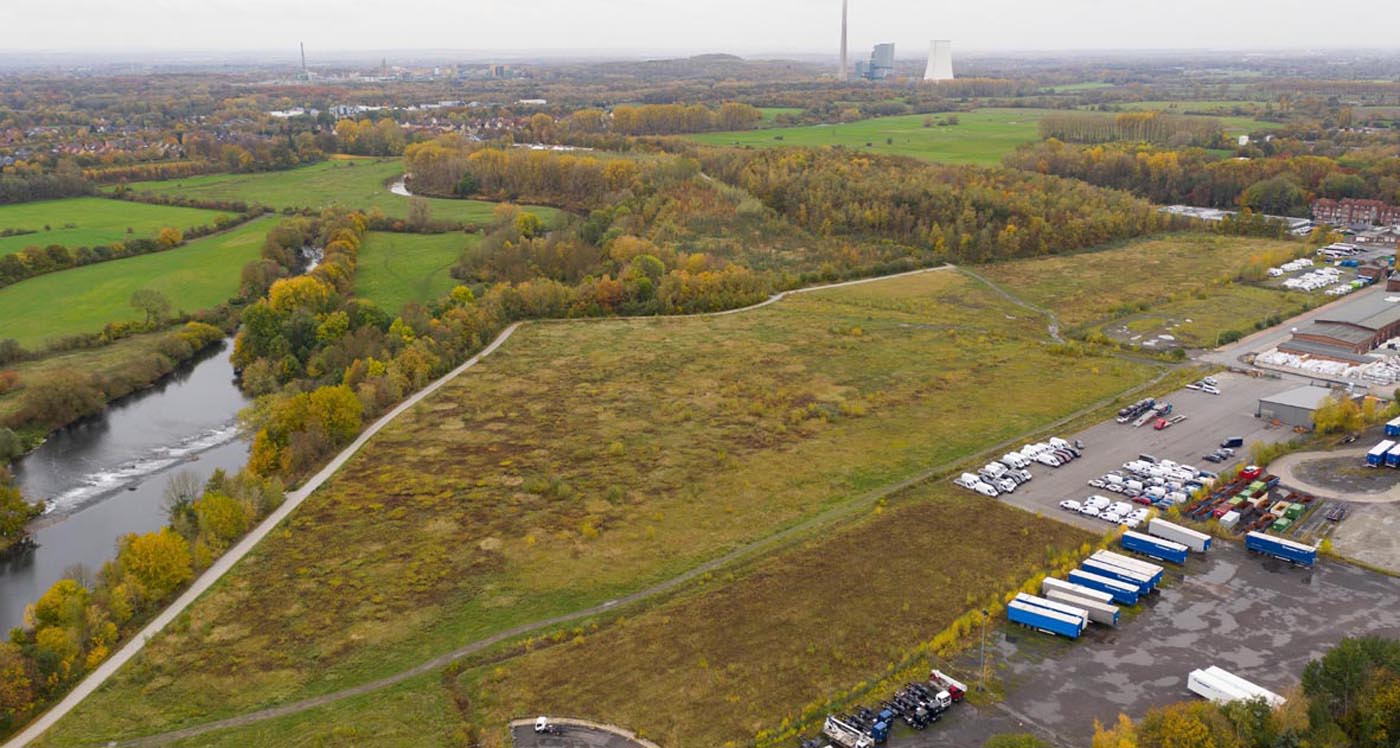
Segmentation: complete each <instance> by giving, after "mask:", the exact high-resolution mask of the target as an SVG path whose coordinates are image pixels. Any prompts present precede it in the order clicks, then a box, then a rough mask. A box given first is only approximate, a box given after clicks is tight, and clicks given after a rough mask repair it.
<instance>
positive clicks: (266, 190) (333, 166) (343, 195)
mask: <svg viewBox="0 0 1400 748" xmlns="http://www.w3.org/2000/svg"><path fill="white" fill-rule="evenodd" d="M400 176H403V162H402V161H400V160H398V159H369V158H339V159H332V160H329V161H322V162H321V163H318V164H312V165H311V166H303V167H301V168H298V169H289V170H287V171H273V172H262V173H258V174H212V175H208V176H199V177H189V178H187V179H174V180H169V181H162V182H137V183H134V184H132V185H131V188H132V189H134V190H136V191H137V192H154V193H156V194H159V195H181V196H185V197H195V198H202V199H206V200H244V201H248V202H256V203H262V204H263V205H270V206H273V207H276V208H323V207H326V206H329V205H334V204H339V205H344V206H347V207H350V208H360V209H363V210H366V211H368V210H370V209H371V208H379V209H380V210H382V211H384V215H387V216H392V217H395V218H405V217H407V216H408V198H406V197H403V196H401V195H395V194H394V193H392V192H390V191H389V184H388V183H389V182H392V181H393V180H394V179H397V178H398V177H400ZM428 203H429V205H431V206H432V217H433V218H434V219H435V220H440V221H461V222H463V223H487V222H489V221H490V220H491V211H492V209H494V208H495V206H496V204H495V203H488V202H482V201H480V200H440V199H434V198H429V199H428ZM530 210H531V211H532V212H535V213H538V214H539V215H540V217H541V218H544V219H545V220H546V221H547V222H552V221H554V220H556V217H557V215H558V213H559V211H557V210H555V209H554V208H543V207H531V208H530Z"/></svg>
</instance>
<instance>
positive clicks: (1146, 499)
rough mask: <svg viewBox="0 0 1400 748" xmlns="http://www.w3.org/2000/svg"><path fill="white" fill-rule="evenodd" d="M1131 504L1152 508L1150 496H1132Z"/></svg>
mask: <svg viewBox="0 0 1400 748" xmlns="http://www.w3.org/2000/svg"><path fill="white" fill-rule="evenodd" d="M1133 503H1134V504H1143V505H1146V506H1152V498H1151V497H1150V496H1134V497H1133Z"/></svg>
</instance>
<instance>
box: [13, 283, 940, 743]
mask: <svg viewBox="0 0 1400 748" xmlns="http://www.w3.org/2000/svg"><path fill="white" fill-rule="evenodd" d="M951 269H953V266H952V265H942V266H939V267H935V268H923V269H919V270H913V271H909V272H906V273H897V274H894V275H884V276H878V277H874V278H861V279H859V280H852V281H845V282H843V283H832V284H828V285H825V286H813V287H810V288H800V289H796V290H793V291H783V292H781V293H776V294H774V295H772V296H770V297H768V298H767V299H766V300H764V301H761V302H759V303H757V304H753V305H751V306H747V307H742V308H739V309H729V310H726V311H722V312H710V313H706V314H695V315H686V316H689V317H718V316H724V315H729V314H738V313H741V312H748V311H752V310H755V309H761V308H763V307H766V306H769V305H770V304H775V303H777V302H779V301H782V300H783V299H784V298H787V297H788V296H789V295H793V294H799V293H807V292H811V291H823V290H828V289H832V288H842V287H845V286H854V285H860V284H863V283H873V282H876V281H883V280H889V279H891V278H900V277H904V276H910V275H920V274H923V273H930V272H938V271H943V270H951ZM609 319H620V318H616V317H612V318H609ZM624 319H625V318H624ZM645 319H653V318H650V317H648V318H645ZM522 324H524V323H523V322H516V323H514V324H512V325H510V326H509V327H507V328H506V329H504V330H502V331H501V333H500V334H499V335H497V336H496V339H495V340H493V341H491V344H490V345H488V346H486V347H485V348H483V349H482V350H481V352H479V353H477V354H476V355H475V356H472V357H471V358H469V359H467V361H466V362H465V363H463V364H462V365H461V366H458V367H457V368H455V369H453V370H452V371H450V372H448V373H447V374H444V375H443V376H442V377H441V378H439V379H437V380H436V381H434V382H433V383H432V384H429V385H428V386H427V387H424V388H423V389H421V390H419V391H418V392H416V393H414V394H413V395H412V396H410V397H409V398H408V399H406V400H404V401H403V402H402V403H399V404H398V406H396V407H395V408H394V409H393V410H390V411H389V412H388V413H385V414H384V415H383V416H381V417H380V418H379V420H377V421H375V422H374V423H372V424H370V426H369V428H367V429H365V430H364V431H363V432H362V433H361V434H360V436H359V438H357V439H355V441H353V442H351V443H350V446H348V447H346V448H345V449H344V450H342V451H341V452H340V454H338V455H336V456H335V457H334V458H333V459H332V460H331V461H330V462H329V463H327V464H326V466H325V467H323V468H321V470H320V472H318V473H316V474H315V475H313V476H312V477H311V478H310V479H309V480H307V481H306V483H305V484H303V485H302V486H301V488H298V489H297V490H295V491H291V492H290V493H288V494H287V497H286V499H284V500H283V502H282V505H281V506H279V507H277V509H276V510H274V511H273V512H272V514H269V515H268V516H267V517H266V518H265V519H264V520H263V521H262V522H261V523H259V524H258V526H257V527H255V528H253V531H252V532H250V533H248V534H247V535H245V536H244V537H243V539H242V540H240V541H239V542H238V543H237V544H236V545H234V546H233V548H230V549H229V551H228V552H227V553H225V554H224V555H222V556H220V557H219V559H218V560H217V561H215V562H214V563H213V565H211V566H210V567H209V568H208V569H206V570H205V571H204V573H203V574H200V575H199V578H198V579H196V580H195V581H194V583H193V584H191V585H190V587H189V589H187V590H185V592H184V594H182V595H180V596H179V597H178V598H176V599H175V602H173V603H171V604H170V605H169V607H167V608H166V609H165V610H163V611H161V613H160V614H159V615H157V616H156V617H155V618H154V619H152V620H151V622H150V623H148V624H146V626H145V628H143V629H141V631H140V633H138V634H137V635H136V636H134V637H132V638H131V640H129V641H128V642H127V643H126V644H125V645H123V646H122V648H121V649H119V650H117V652H116V653H115V654H113V655H112V656H111V657H109V658H107V660H105V661H104V662H103V663H102V664H101V665H98V666H97V668H96V669H95V670H93V671H92V672H91V673H89V674H88V676H87V677H86V678H84V679H83V680H82V681H81V682H80V683H79V684H78V685H77V686H75V687H74V688H73V690H72V691H69V692H68V695H67V696H64V697H63V699H62V700H61V701H59V702H58V703H57V704H55V705H54V706H53V707H51V708H50V709H49V710H48V711H47V712H45V713H44V714H43V715H41V716H39V717H38V718H37V719H35V720H34V721H33V722H31V723H30V724H29V726H28V727H26V728H25V729H24V730H23V731H22V732H20V733H19V734H18V735H16V736H15V737H13V738H11V739H10V740H9V741H8V742H6V743H5V745H4V747H3V748H23V746H26V745H28V744H29V742H30V741H32V740H34V739H35V738H37V737H39V736H40V735H42V734H43V733H44V732H45V731H46V730H48V729H49V728H50V727H52V726H53V725H54V724H55V723H56V722H58V720H59V719H62V718H63V717H64V716H65V715H67V714H68V713H69V712H71V711H72V710H73V708H74V707H76V706H77V705H78V704H79V703H81V702H82V701H83V699H85V698H87V697H88V696H89V695H91V694H92V693H93V692H94V691H96V690H97V689H98V688H99V687H101V686H102V684H103V683H106V682H107V679H108V678H111V677H112V676H113V675H114V674H115V673H116V672H117V670H119V669H121V667H122V666H123V665H125V664H126V663H127V662H129V661H130V660H131V659H132V658H133V657H135V656H136V655H137V654H138V653H139V652H140V651H141V650H142V649H143V648H145V646H146V642H148V641H150V639H151V638H152V637H154V636H155V635H156V634H159V633H160V632H161V631H163V630H164V629H165V627H166V626H169V625H170V623H171V621H173V620H175V618H176V617H177V616H179V615H180V614H181V613H183V612H184V611H185V609H186V608H188V607H189V606H190V605H191V604H192V603H193V602H194V601H195V600H196V599H198V598H199V596H200V595H202V594H204V593H205V592H206V591H208V590H209V588H210V587H213V586H214V584H215V583H216V582H218V581H219V580H220V579H221V578H223V576H224V575H225V574H227V573H228V571H229V569H232V568H233V566H234V565H235V564H237V563H238V562H239V561H241V560H242V559H243V557H244V556H246V555H248V552H249V551H251V550H253V548H254V547H255V546H256V545H257V544H258V543H260V542H262V540H263V538H265V537H267V535H268V533H270V532H272V531H273V530H274V529H275V528H276V527H277V525H279V524H281V522H282V520H284V519H286V518H287V516H288V515H290V514H291V513H292V512H293V511H295V510H296V508H297V507H299V506H301V504H302V502H304V501H306V499H307V498H308V497H309V496H311V494H313V493H315V491H316V489H318V488H320V487H321V485H322V484H324V483H325V482H326V481H327V480H329V479H330V477H331V476H332V475H334V474H335V473H336V471H338V470H339V469H340V468H341V467H342V466H344V465H345V463H346V462H348V461H349V460H350V458H351V457H354V456H355V453H357V452H359V451H360V449H361V448H362V447H364V446H365V444H367V443H368V442H369V440H370V439H373V438H374V437H375V435H377V434H378V433H379V432H380V431H381V430H383V428H384V427H385V426H388V425H389V424H390V423H391V422H393V420H394V419H395V418H398V417H399V415H400V414H402V413H403V412H404V411H406V410H408V409H409V408H412V407H413V406H415V405H417V404H418V403H420V402H422V400H423V399H424V398H426V397H428V396H429V395H431V394H433V393H434V392H437V391H438V390H439V389H441V388H442V386H443V385H445V384H447V383H448V382H450V381H452V380H453V379H456V378H457V377H458V376H461V374H462V373H463V372H465V371H467V370H468V369H470V368H472V367H473V366H476V365H477V364H478V363H480V362H481V360H482V359H484V358H486V357H487V356H489V355H491V354H492V353H493V352H495V350H496V349H497V348H500V347H501V345H502V344H503V343H505V342H506V341H507V340H509V339H510V336H511V335H514V334H515V331H516V330H518V329H520V326H521V325H522ZM816 519H820V517H818V518H814V520H813V521H815V520H816ZM791 529H792V530H795V529H797V528H791ZM790 531H791V530H790ZM790 531H789V532H790ZM786 534H787V533H783V534H780V535H775V536H770V538H768V539H766V540H767V541H776V540H777V539H778V538H780V537H781V536H783V535H786ZM760 547H766V545H765V541H759V542H758V543H755V544H753V545H751V546H748V547H747V548H741V549H739V550H737V551H735V552H733V553H731V554H729V555H728V556H725V557H723V558H720V559H716V560H714V561H711V562H710V563H708V564H706V565H704V566H701V567H697V568H695V569H692V570H691V571H688V572H686V573H685V574H682V575H680V576H678V577H676V578H674V579H671V580H668V581H666V582H662V583H661V584H658V585H655V586H654V587H651V588H648V589H646V590H642V591H640V592H636V593H633V594H632V595H629V596H627V597H625V598H621V599H618V600H613V601H609V602H607V603H603V604H602V605H599V606H595V607H593V608H589V609H587V610H581V611H577V612H575V613H572V614H569V615H565V616H560V617H557V618H552V619H548V620H544V621H538V622H536V623H532V624H526V625H524V626H518V627H516V628H514V629H511V630H509V631H504V632H501V633H500V634H497V635H495V636H492V637H488V638H487V639H482V640H480V641H478V642H473V643H472V644H469V645H467V646H465V647H463V648H461V649H459V650H457V651H455V652H452V653H449V654H447V655H443V656H442V657H438V658H435V659H433V660H430V661H428V662H426V663H423V664H422V665H419V666H418V667H415V668H413V669H411V670H408V671H404V672H403V673H399V674H397V675H393V676H390V677H388V678H384V679H381V680H379V681H374V682H372V683H366V684H362V685H361V686H357V687H355V688H351V689H347V690H345V691H340V692H337V693H335V694H328V695H326V696H322V697H317V698H315V699H307V700H305V701H300V702H295V703H293V704H287V705H283V706H280V707H275V708H273V709H266V710H263V711H261V712H253V713H250V714H247V715H243V716H242V717H235V718H232V719H233V720H242V719H246V718H249V717H254V716H256V715H265V716H261V717H259V718H258V719H251V720H248V721H250V722H251V721H261V720H262V719H269V718H271V717H275V716H279V715H281V714H290V713H293V712H296V711H302V710H304V709H308V708H310V707H312V706H318V705H320V704H324V703H329V702H331V701H338V700H339V699H342V698H347V697H349V696H354V695H357V694H360V693H368V692H369V691H374V690H377V689H379V688H383V687H385V686H389V685H392V684H394V683H398V682H400V681H403V680H405V679H407V678H411V677H413V676H414V675H418V674H419V673H422V672H428V671H430V670H432V669H434V668H436V667H440V666H441V665H444V664H446V663H448V662H451V661H452V660H455V659H458V658H460V657H464V656H466V655H468V654H471V653H473V652H477V651H479V650H481V649H484V648H486V647H489V646H491V645H492V644H496V643H498V642H500V641H504V640H506V639H509V638H512V637H515V636H519V635H521V634H524V633H528V632H530V631H534V630H536V629H540V628H545V627H548V626H553V625H556V624H559V623H563V622H567V621H572V620H575V619H578V618H584V617H588V616H592V615H596V614H598V613H601V612H603V611H605V610H607V609H608V608H611V607H613V606H614V605H623V604H626V603H629V602H634V601H636V600H641V599H643V598H646V597H651V596H653V595H657V594H660V593H662V592H665V591H667V590H670V589H672V588H674V587H676V586H679V585H681V584H684V583H685V582H688V581H690V580H691V579H694V578H695V577H697V576H699V575H701V574H703V573H705V572H706V571H710V570H712V569H713V568H714V567H716V566H719V565H721V564H722V563H728V562H729V561H731V560H733V559H735V558H738V557H739V556H742V555H747V553H749V552H752V551H753V550H757V549H758V548H760ZM224 722H229V723H231V724H232V721H231V720H224ZM246 723H247V722H238V723H237V724H246ZM231 724H230V725H224V724H222V723H217V722H213V723H209V724H208V725H201V726H199V727H194V728H189V729H190V730H193V731H195V732H189V733H188V734H190V735H197V734H199V733H202V732H207V731H208V730H211V729H218V727H221V726H231ZM180 732H181V733H186V732H187V731H180ZM166 735H175V733H165V734H163V735H160V736H153V738H150V739H155V738H162V737H165V736H166ZM184 736H185V735H184V734H181V735H178V736H176V737H184ZM150 739H146V740H150ZM170 739H171V740H173V739H175V737H172V738H170ZM163 742H168V741H163ZM130 744H131V745H137V744H139V745H157V744H159V743H150V742H142V741H136V742H133V743H130Z"/></svg>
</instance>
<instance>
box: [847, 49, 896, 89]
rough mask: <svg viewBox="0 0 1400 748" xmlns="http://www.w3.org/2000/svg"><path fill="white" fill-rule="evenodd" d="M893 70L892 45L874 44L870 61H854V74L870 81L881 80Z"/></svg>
mask: <svg viewBox="0 0 1400 748" xmlns="http://www.w3.org/2000/svg"><path fill="white" fill-rule="evenodd" d="M893 72H894V45H893V44H876V45H875V49H874V51H872V52H871V53H870V62H864V61H858V62H856V75H857V76H859V77H861V78H865V79H867V80H872V81H882V80H885V79H886V78H888V77H890V74H891V73H893Z"/></svg>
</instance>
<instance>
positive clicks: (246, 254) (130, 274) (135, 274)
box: [0, 201, 270, 348]
mask: <svg viewBox="0 0 1400 748" xmlns="http://www.w3.org/2000/svg"><path fill="white" fill-rule="evenodd" d="M109 202H110V201H109ZM115 204H117V205H122V206H131V205H132V204H131V203H125V202H123V203H115ZM269 228H270V224H269V223H268V222H266V221H251V222H249V223H246V224H244V225H242V226H239V227H237V228H235V229H232V230H230V231H228V232H226V233H222V234H215V235H213V236H209V237H205V238H203V239H196V240H194V241H191V242H189V243H188V244H186V245H185V246H183V247H179V248H177V249H173V250H169V251H166V252H157V253H155V254H149V255H141V256H138V257H128V258H125V259H121V260H112V261H110V262H101V263H97V264H95V265H86V266H83V267H78V268H73V269H71V270H64V271H61V272H57V273H49V274H48V275H41V276H38V277H36V278H30V279H29V280H26V281H21V282H19V283H16V284H14V285H13V286H7V287H6V288H3V289H0V320H4V321H5V329H4V333H3V335H0V337H13V338H15V339H16V340H18V341H19V342H20V345H23V346H25V347H27V348H32V347H34V346H37V345H39V344H41V343H42V342H43V341H45V340H47V339H50V338H57V337H62V336H65V335H75V334H79V333H90V332H99V331H101V330H102V328H103V326H104V325H106V324H107V323H109V322H122V321H127V320H140V319H142V317H143V314H142V312H140V311H139V310H137V309H135V308H133V307H132V306H131V294H132V292H134V291H138V290H140V289H153V290H156V291H160V292H161V293H163V294H165V296H166V297H167V298H169V299H170V302H171V305H172V311H179V310H185V311H191V312H192V311H195V310H199V309H206V308H208V307H212V306H215V305H217V304H219V303H221V302H224V301H227V300H228V299H229V298H230V297H231V296H233V295H234V294H236V293H237V292H238V284H239V282H240V281H239V272H240V271H241V270H242V268H243V266H244V265H245V264H247V263H248V262H251V261H252V260H255V259H257V257H258V252H259V251H260V250H261V249H262V244H263V237H264V236H266V234H267V230H268V229H269Z"/></svg>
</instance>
